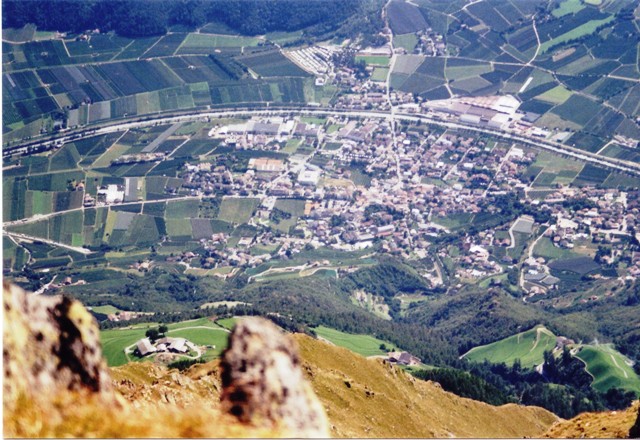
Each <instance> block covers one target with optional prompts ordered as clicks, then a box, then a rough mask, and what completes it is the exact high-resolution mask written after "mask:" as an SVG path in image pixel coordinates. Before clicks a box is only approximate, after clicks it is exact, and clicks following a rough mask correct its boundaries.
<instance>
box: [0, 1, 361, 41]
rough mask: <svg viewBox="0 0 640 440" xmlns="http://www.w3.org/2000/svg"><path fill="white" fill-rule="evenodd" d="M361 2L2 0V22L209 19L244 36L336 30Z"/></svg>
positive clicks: (132, 26)
mask: <svg viewBox="0 0 640 440" xmlns="http://www.w3.org/2000/svg"><path fill="white" fill-rule="evenodd" d="M362 3H364V2H363V0H347V1H343V0H312V1H304V2H300V1H295V0H283V1H281V0H266V1H243V0H222V1H213V2H211V1H203V0H150V1H136V0H117V1H105V0H89V1H83V2H78V1H74V0H62V1H55V2H46V1H29V2H24V1H20V0H4V1H3V2H2V7H3V9H4V13H3V14H2V26H3V27H4V28H6V27H22V26H24V25H25V24H27V23H33V24H35V25H36V26H38V28H39V29H42V30H51V31H60V32H67V31H70V32H80V31H84V30H86V29H95V28H99V29H100V30H101V31H110V30H114V31H116V32H117V33H118V34H119V35H121V36H127V37H142V36H151V35H158V34H163V33H165V32H166V31H167V29H168V28H169V27H170V26H172V25H182V26H185V27H188V28H193V27H197V26H201V25H203V24H205V23H206V22H209V21H214V22H219V23H223V24H225V25H227V26H229V27H231V28H232V29H235V30H237V31H238V32H240V33H243V34H247V35H257V34H263V33H265V32H272V31H293V30H298V29H302V28H306V27H309V26H317V27H318V30H320V31H322V30H330V29H332V28H336V27H337V26H338V25H339V24H340V23H341V22H343V21H344V20H345V19H346V18H348V17H350V16H351V15H353V14H354V13H355V12H357V11H359V10H360V8H361V6H362Z"/></svg>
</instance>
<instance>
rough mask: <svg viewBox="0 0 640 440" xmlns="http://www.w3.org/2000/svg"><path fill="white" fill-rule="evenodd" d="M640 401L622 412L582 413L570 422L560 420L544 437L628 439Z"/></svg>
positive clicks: (639, 407)
mask: <svg viewBox="0 0 640 440" xmlns="http://www.w3.org/2000/svg"><path fill="white" fill-rule="evenodd" d="M639 409H640V401H636V402H635V403H634V404H633V405H632V406H631V407H630V408H627V409H626V410H624V411H606V412H598V413H583V414H580V415H579V416H577V417H574V418H573V419H571V420H560V421H558V422H557V423H555V424H554V425H553V426H552V427H551V428H550V429H549V431H547V433H546V434H545V435H544V437H546V438H629V429H631V427H632V426H633V423H634V422H635V420H636V418H637V417H638V410H639Z"/></svg>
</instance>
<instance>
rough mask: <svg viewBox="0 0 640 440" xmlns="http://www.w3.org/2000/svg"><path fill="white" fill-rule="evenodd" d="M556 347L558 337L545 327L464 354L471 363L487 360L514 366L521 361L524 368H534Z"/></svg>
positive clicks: (535, 328) (538, 327)
mask: <svg viewBox="0 0 640 440" xmlns="http://www.w3.org/2000/svg"><path fill="white" fill-rule="evenodd" d="M555 346H556V335H554V334H553V333H552V332H551V331H549V330H548V329H546V328H545V327H544V326H536V327H534V328H532V329H531V330H527V331H525V332H522V333H518V334H516V335H513V336H509V337H508V338H505V339H503V340H501V341H498V342H494V343H492V344H488V345H483V346H480V347H474V348H472V349H471V350H469V351H468V352H467V353H465V354H464V357H465V358H466V359H467V360H469V361H471V362H482V361H484V360H487V361H489V362H492V363H501V362H504V363H506V364H507V365H513V363H514V361H515V360H516V359H519V360H520V362H521V364H522V366H523V367H524V368H532V367H534V366H536V365H539V364H541V363H542V362H544V356H543V355H544V352H545V351H546V350H553V348H554V347H555Z"/></svg>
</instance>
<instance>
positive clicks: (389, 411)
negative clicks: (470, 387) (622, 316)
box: [294, 335, 558, 438]
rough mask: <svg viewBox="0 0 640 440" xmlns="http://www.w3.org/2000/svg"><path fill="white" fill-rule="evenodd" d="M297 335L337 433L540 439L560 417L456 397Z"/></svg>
mask: <svg viewBox="0 0 640 440" xmlns="http://www.w3.org/2000/svg"><path fill="white" fill-rule="evenodd" d="M294 337H295V339H296V340H297V342H298V345H299V347H300V354H301V357H302V359H303V360H304V363H303V369H304V370H305V371H306V373H307V375H308V378H309V380H310V381H311V384H312V386H313V388H314V391H315V392H316V394H317V395H318V397H319V398H320V400H321V402H322V403H323V406H324V407H325V409H326V411H327V415H328V417H329V421H330V423H331V424H332V432H331V433H332V435H333V436H335V437H405V438H407V437H440V438H446V437H452V436H455V437H511V438H515V437H523V436H529V437H539V436H541V435H542V434H544V432H546V430H547V429H548V428H549V427H550V426H551V425H552V424H553V423H554V422H556V421H557V420H558V418H557V417H556V416H555V415H554V414H552V413H550V412H549V411H546V410H545V409H542V408H538V407H523V406H518V405H504V406H501V407H495V406H491V405H488V404H485V403H481V402H476V401H473V400H470V399H465V398H462V397H458V396H456V395H454V394H451V393H448V392H445V391H443V390H442V389H441V388H440V386H439V385H438V384H436V383H433V382H423V381H419V380H417V379H414V378H413V377H411V376H410V375H408V374H405V373H404V372H403V371H401V370H399V369H398V368H396V367H393V366H390V365H388V364H384V363H383V362H382V361H380V360H368V359H365V358H363V357H361V356H358V355H356V354H354V353H352V352H350V351H348V350H346V349H343V348H339V347H335V346H331V345H329V344H326V343H323V342H320V341H315V340H313V339H312V338H310V337H308V336H304V335H295V336H294Z"/></svg>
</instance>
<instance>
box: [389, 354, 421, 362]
mask: <svg viewBox="0 0 640 440" xmlns="http://www.w3.org/2000/svg"><path fill="white" fill-rule="evenodd" d="M387 356H388V358H387V360H388V361H389V362H393V363H397V364H398V365H420V359H418V358H417V357H415V356H413V355H412V354H410V353H408V352H406V351H391V352H389V353H388V355H387Z"/></svg>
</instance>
